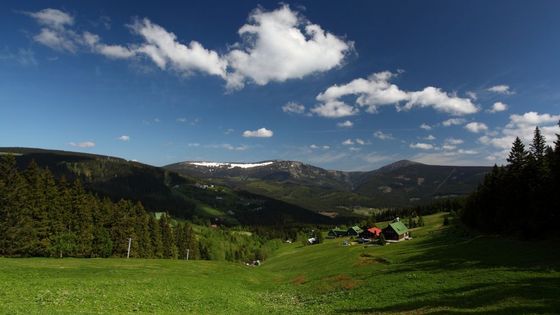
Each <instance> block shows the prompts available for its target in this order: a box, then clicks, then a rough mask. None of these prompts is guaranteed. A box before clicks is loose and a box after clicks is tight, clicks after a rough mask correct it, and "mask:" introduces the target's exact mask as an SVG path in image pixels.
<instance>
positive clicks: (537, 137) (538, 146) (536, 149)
mask: <svg viewBox="0 0 560 315" xmlns="http://www.w3.org/2000/svg"><path fill="white" fill-rule="evenodd" d="M530 148H531V156H532V157H533V159H535V161H537V162H539V163H540V162H542V161H543V158H544V154H545V150H546V139H545V138H544V136H543V135H542V134H541V130H540V129H539V127H536V128H535V132H534V135H533V142H532V143H531V146H530Z"/></svg>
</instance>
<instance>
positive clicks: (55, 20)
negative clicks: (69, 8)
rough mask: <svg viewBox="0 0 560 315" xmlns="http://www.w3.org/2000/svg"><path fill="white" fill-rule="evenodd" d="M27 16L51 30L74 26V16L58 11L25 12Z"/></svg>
mask: <svg viewBox="0 0 560 315" xmlns="http://www.w3.org/2000/svg"><path fill="white" fill-rule="evenodd" d="M25 14H26V15H28V16H30V17H32V18H34V19H35V20H36V21H37V23H39V24H41V25H44V26H47V27H51V28H56V29H62V28H64V27H65V26H66V25H72V24H74V17H73V16H71V15H70V14H68V13H66V12H63V11H60V10H56V9H43V10H41V11H38V12H25Z"/></svg>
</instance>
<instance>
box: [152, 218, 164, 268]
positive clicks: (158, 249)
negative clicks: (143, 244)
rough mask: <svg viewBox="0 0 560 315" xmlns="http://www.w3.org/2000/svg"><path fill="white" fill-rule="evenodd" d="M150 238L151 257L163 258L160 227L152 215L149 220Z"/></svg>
mask: <svg viewBox="0 0 560 315" xmlns="http://www.w3.org/2000/svg"><path fill="white" fill-rule="evenodd" d="M149 230H150V239H151V242H152V250H153V254H152V257H153V258H163V242H162V240H161V228H160V225H159V222H158V220H157V219H156V218H155V216H154V215H150V220H149Z"/></svg>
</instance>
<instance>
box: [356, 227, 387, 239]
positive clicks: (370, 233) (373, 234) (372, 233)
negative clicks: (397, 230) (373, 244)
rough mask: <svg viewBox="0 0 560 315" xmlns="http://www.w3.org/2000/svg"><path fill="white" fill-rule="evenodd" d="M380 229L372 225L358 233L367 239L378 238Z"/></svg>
mask: <svg viewBox="0 0 560 315" xmlns="http://www.w3.org/2000/svg"><path fill="white" fill-rule="evenodd" d="M381 232H382V231H381V229H380V228H378V227H376V226H374V227H371V228H369V229H364V231H363V232H362V233H361V234H360V237H361V238H367V239H375V238H378V237H379V235H381Z"/></svg>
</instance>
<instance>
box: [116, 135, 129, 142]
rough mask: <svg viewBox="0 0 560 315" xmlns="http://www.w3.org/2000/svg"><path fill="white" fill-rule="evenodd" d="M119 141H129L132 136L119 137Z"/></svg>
mask: <svg viewBox="0 0 560 315" xmlns="http://www.w3.org/2000/svg"><path fill="white" fill-rule="evenodd" d="M117 139H118V140H120V141H129V140H130V136H127V135H122V136H120V137H118V138H117Z"/></svg>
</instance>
